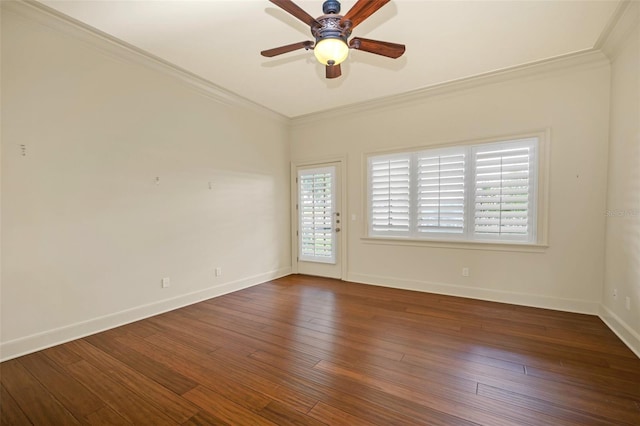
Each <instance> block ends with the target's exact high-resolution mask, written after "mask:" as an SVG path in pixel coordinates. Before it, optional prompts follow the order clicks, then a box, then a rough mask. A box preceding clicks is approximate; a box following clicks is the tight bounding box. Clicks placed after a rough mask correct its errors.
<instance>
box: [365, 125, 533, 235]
mask: <svg viewBox="0 0 640 426" xmlns="http://www.w3.org/2000/svg"><path fill="white" fill-rule="evenodd" d="M538 143H539V141H538V138H537V137H533V138H527V139H518V140H510V141H502V142H499V143H486V144H481V145H461V146H455V147H448V148H437V149H430V150H424V151H418V152H409V153H402V154H392V155H381V156H372V157H369V159H368V166H369V169H368V171H369V182H368V183H369V235H370V236H373V237H385V236H388V237H393V236H395V237H404V238H414V239H435V240H445V239H455V240H461V241H484V240H488V241H504V242H519V243H535V242H536V223H537V205H536V200H537V196H538V195H537V180H538V154H537V152H538Z"/></svg>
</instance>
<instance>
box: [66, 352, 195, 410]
mask: <svg viewBox="0 0 640 426" xmlns="http://www.w3.org/2000/svg"><path fill="white" fill-rule="evenodd" d="M68 346H69V348H70V349H71V350H72V351H74V353H76V354H77V355H78V356H81V357H82V359H83V360H85V361H86V362H88V363H89V364H91V365H92V366H93V367H95V368H98V369H100V370H101V371H102V372H104V373H105V374H107V375H108V376H109V378H110V379H111V380H113V381H114V382H116V383H118V384H119V385H120V386H122V387H123V388H125V389H127V390H128V391H131V392H134V393H135V394H137V395H143V396H144V398H145V399H147V400H150V401H152V402H153V401H158V402H161V404H160V405H159V407H160V411H162V413H164V414H165V415H166V416H167V417H169V418H171V419H174V420H175V421H178V422H180V421H183V420H185V419H187V418H189V417H191V416H192V415H193V414H194V413H196V412H197V411H198V409H197V407H195V406H194V405H193V404H191V403H189V402H188V401H185V400H184V399H183V398H181V397H180V396H179V395H177V394H175V393H174V392H172V391H170V390H169V389H167V388H165V387H164V386H162V385H161V384H160V383H158V382H156V381H154V380H153V379H151V378H149V377H147V376H145V375H144V374H142V373H141V372H139V371H136V370H134V369H132V368H131V367H129V366H128V365H126V364H124V363H122V362H120V361H118V360H117V359H115V358H113V357H112V356H111V355H109V354H107V353H105V352H103V351H101V350H100V349H98V348H96V347H95V346H93V345H91V344H90V343H88V342H86V341H85V340H77V341H74V342H70V343H69V344H68Z"/></svg>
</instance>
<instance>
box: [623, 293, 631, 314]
mask: <svg viewBox="0 0 640 426" xmlns="http://www.w3.org/2000/svg"><path fill="white" fill-rule="evenodd" d="M624 306H625V308H627V311H630V310H631V298H630V297H629V296H627V297H625V299H624Z"/></svg>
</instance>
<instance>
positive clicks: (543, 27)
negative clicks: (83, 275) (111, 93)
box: [41, 0, 620, 117]
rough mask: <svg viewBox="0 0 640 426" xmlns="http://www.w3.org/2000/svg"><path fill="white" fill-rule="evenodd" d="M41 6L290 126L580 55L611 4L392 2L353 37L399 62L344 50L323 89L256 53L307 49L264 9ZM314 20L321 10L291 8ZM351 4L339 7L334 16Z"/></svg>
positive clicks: (204, 1)
mask: <svg viewBox="0 0 640 426" xmlns="http://www.w3.org/2000/svg"><path fill="white" fill-rule="evenodd" d="M41 3H44V4H45V5H47V6H49V7H51V8H53V9H56V10H58V11H59V12H62V13H63V14H66V15H69V16H71V17H72V18H74V19H77V20H79V21H82V22H84V23H86V24H88V25H89V26H92V27H94V28H97V29H98V30H100V31H102V32H105V33H107V34H110V35H111V36H113V37H116V38H118V39H120V40H123V41H125V42H126V43H128V44H131V45H134V46H136V47H138V48H140V49H142V50H144V51H146V52H149V53H151V54H152V55H154V56H157V57H160V58H162V59H164V60H166V61H168V62H171V63H172V64H174V65H176V66H178V67H180V68H183V69H185V70H188V71H190V72H192V73H194V74H197V75H199V76H201V77H202V78H204V79H206V80H208V81H210V82H212V83H214V84H216V85H218V86H221V87H223V88H225V89H227V90H229V91H231V92H235V93H237V94H239V95H240V96H243V97H245V98H247V99H250V100H252V101H254V102H256V103H258V104H260V105H263V106H265V107H267V108H269V109H271V110H274V111H276V112H278V113H280V114H283V115H285V116H288V117H296V116H301V115H305V114H310V113H314V112H319V111H324V110H327V109H331V108H335V107H339V106H345V105H350V104H354V103H358V102H363V101H368V100H372V99H376V98H381V97H386V96H391V95H395V94H400V93H406V92H410V91H412V90H416V89H421V88H425V87H428V86H433V85H438V84H441V83H444V82H449V81H453V80H457V79H461V78H467V77H471V76H474V75H479V74H484V73H488V72H492V71H496V70H500V69H504V68H510V67H514V66H519V65H523V64H527V63H531V62H536V61H540V60H545V59H549V58H554V57H558V56H563V55H567V54H570V53H574V52H579V51H584V50H589V49H592V48H594V46H596V44H597V42H598V39H599V37H600V36H601V35H602V34H603V32H605V31H606V29H607V28H608V26H609V25H610V21H611V19H612V18H613V16H614V15H615V11H616V8H617V7H618V5H619V3H620V2H619V1H618V0H605V1H591V0H588V1H568V0H560V1H551V0H549V1H545V0H534V1H521V0H503V1H483V0H475V1H445V0H434V1H417V0H392V1H391V2H390V3H389V4H387V5H385V6H384V7H383V8H382V9H380V10H379V11H378V12H376V13H375V14H374V15H372V16H371V17H370V18H368V19H367V20H366V21H364V22H363V23H362V24H360V25H359V26H358V27H357V28H356V29H355V30H354V32H353V36H359V37H366V38H372V39H377V40H384V41H391V42H396V43H402V44H405V45H406V46H407V51H406V53H405V54H404V56H403V57H401V58H400V59H395V60H394V59H388V58H385V57H381V56H377V55H372V54H370V53H365V52H359V51H351V54H350V56H349V58H348V59H347V61H346V62H345V63H343V64H342V77H340V78H338V79H335V80H327V79H325V78H324V67H323V66H322V65H320V64H319V63H317V62H316V60H315V58H314V56H313V52H310V51H308V52H307V51H304V50H301V51H296V52H292V53H288V54H285V55H282V56H278V57H276V58H264V57H262V56H261V55H260V53H259V52H260V51H261V50H265V49H269V48H273V47H277V46H281V45H285V44H290V43H294V42H298V41H304V40H313V38H312V37H311V35H310V33H309V29H308V27H306V25H305V24H303V23H302V22H300V21H298V20H297V19H296V18H294V17H292V16H290V15H288V14H287V13H286V12H284V11H283V10H281V9H280V8H278V7H276V6H275V5H273V4H272V3H270V2H268V1H267V0H233V1H221V0H200V1H191V0H172V1H158V0H155V1H150V0H147V1H86V0H85V1H59V0H41ZM296 3H297V4H298V5H300V6H301V7H302V8H303V9H304V10H305V11H307V12H308V13H309V14H310V15H312V16H314V17H315V16H320V15H322V1H320V0H315V1H304V0H299V1H296ZM354 3H355V0H344V1H342V14H344V13H346V11H347V10H349V9H350V8H351V6H352V5H353V4H354Z"/></svg>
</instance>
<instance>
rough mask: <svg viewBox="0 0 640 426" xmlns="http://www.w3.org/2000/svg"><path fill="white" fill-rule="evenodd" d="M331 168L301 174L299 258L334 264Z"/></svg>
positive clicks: (333, 170) (332, 174)
mask: <svg viewBox="0 0 640 426" xmlns="http://www.w3.org/2000/svg"><path fill="white" fill-rule="evenodd" d="M334 174H335V168H333V167H324V168H318V169H309V170H301V171H300V172H299V173H298V185H299V190H298V193H299V197H300V199H299V206H298V208H299V209H300V212H299V216H300V225H299V233H300V235H299V247H300V252H299V258H300V260H304V261H309V262H324V263H335V249H334V233H333V229H332V226H333V210H334V200H333V197H334V179H333V176H334Z"/></svg>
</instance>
